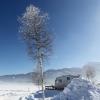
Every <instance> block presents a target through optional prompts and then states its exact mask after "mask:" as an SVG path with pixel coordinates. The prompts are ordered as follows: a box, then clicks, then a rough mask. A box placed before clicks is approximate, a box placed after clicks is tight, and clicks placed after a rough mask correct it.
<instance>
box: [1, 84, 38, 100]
mask: <svg viewBox="0 0 100 100" xmlns="http://www.w3.org/2000/svg"><path fill="white" fill-rule="evenodd" d="M36 91H38V87H37V86H35V85H33V84H32V83H28V84H24V83H0V100H19V98H20V97H24V96H26V95H29V94H30V93H35V92H36Z"/></svg>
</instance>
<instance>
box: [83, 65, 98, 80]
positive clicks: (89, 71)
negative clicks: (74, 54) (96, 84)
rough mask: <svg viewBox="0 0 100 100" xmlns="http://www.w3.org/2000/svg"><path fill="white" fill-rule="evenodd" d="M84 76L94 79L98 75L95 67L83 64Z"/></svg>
mask: <svg viewBox="0 0 100 100" xmlns="http://www.w3.org/2000/svg"><path fill="white" fill-rule="evenodd" d="M83 76H84V77H85V78H86V79H87V80H90V81H92V79H93V78H94V77H95V76H96V71H95V68H94V67H93V66H92V65H89V64H87V65H85V66H83Z"/></svg>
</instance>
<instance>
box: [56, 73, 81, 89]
mask: <svg viewBox="0 0 100 100" xmlns="http://www.w3.org/2000/svg"><path fill="white" fill-rule="evenodd" d="M79 77H80V75H77V76H74V75H65V76H60V77H57V78H56V80H55V89H57V90H62V89H64V87H66V86H67V85H68V84H69V83H70V82H71V80H72V79H73V78H79Z"/></svg>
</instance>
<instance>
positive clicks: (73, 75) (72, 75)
mask: <svg viewBox="0 0 100 100" xmlns="http://www.w3.org/2000/svg"><path fill="white" fill-rule="evenodd" d="M63 77H77V78H78V77H80V75H62V76H59V77H57V78H56V79H58V78H63Z"/></svg>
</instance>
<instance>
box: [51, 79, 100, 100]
mask: <svg viewBox="0 0 100 100" xmlns="http://www.w3.org/2000/svg"><path fill="white" fill-rule="evenodd" d="M52 100H100V89H99V88H98V87H96V86H95V85H93V84H92V83H90V82H89V81H86V80H84V79H73V80H72V82H71V83H70V84H69V85H68V86H67V87H66V88H65V89H64V91H63V92H61V93H60V94H58V95H57V96H55V97H54V98H53V99H52Z"/></svg>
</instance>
